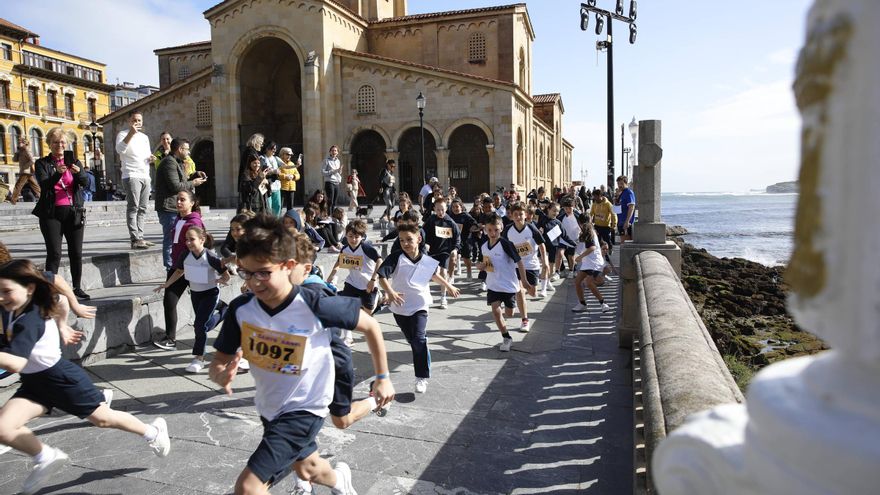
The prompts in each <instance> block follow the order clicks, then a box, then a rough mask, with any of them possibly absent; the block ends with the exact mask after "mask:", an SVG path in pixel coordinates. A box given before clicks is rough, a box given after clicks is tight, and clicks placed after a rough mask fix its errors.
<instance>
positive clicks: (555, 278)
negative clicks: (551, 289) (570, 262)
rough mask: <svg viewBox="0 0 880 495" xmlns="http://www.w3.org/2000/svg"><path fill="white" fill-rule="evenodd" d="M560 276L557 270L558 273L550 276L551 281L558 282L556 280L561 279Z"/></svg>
mask: <svg viewBox="0 0 880 495" xmlns="http://www.w3.org/2000/svg"><path fill="white" fill-rule="evenodd" d="M559 278H560V277H559V273H558V272H557V273H554V274H553V276H552V277H550V281H551V282H556V281H558V280H559Z"/></svg>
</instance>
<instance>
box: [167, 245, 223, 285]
mask: <svg viewBox="0 0 880 495" xmlns="http://www.w3.org/2000/svg"><path fill="white" fill-rule="evenodd" d="M174 268H175V269H178V270H183V276H184V278H186V280H187V282H189V288H190V290H191V291H193V292H204V291H206V290H211V289H214V288H216V287H217V275H218V274H222V273H225V272H226V269H225V268H224V267H223V262H222V261H220V258H219V257H217V253H215V252H214V251H211V250H210V249H205V250H203V251H202V254H201V256H198V257H196V255H194V254H192V253H191V252H190V251H184V252H182V253H181V255H180V259H178V260H177V262H176V263H175V264H174Z"/></svg>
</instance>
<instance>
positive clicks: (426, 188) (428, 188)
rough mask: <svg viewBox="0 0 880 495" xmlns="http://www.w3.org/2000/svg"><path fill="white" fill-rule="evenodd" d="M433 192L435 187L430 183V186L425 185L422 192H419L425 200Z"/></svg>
mask: <svg viewBox="0 0 880 495" xmlns="http://www.w3.org/2000/svg"><path fill="white" fill-rule="evenodd" d="M433 192H434V186H433V185H432V184H430V183H428V184H425V185H424V186H422V190H421V191H419V196H421V197H423V198H427V197H428V196H430V195H431V193H433Z"/></svg>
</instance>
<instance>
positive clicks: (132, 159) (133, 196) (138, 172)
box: [116, 112, 153, 249]
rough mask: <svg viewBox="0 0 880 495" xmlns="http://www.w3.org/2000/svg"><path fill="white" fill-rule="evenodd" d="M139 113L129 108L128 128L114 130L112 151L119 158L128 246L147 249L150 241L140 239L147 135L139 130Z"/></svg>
mask: <svg viewBox="0 0 880 495" xmlns="http://www.w3.org/2000/svg"><path fill="white" fill-rule="evenodd" d="M143 127H144V120H143V115H142V114H140V113H139V112H132V113H131V114H129V116H128V130H127V131H119V133H118V134H116V152H117V153H118V154H119V160H120V161H121V162H122V184H123V186H124V187H125V198H126V201H127V202H128V207H127V208H126V216H127V220H128V235H129V238H130V240H131V248H132V249H147V248H148V247H150V246H152V245H153V243H152V242H147V241H145V240H144V217H145V216H146V214H147V202H148V201H149V200H150V164H151V163H152V160H153V154H152V152H151V151H150V138H148V137H147V135H146V134H144V133H143V132H141V129H143Z"/></svg>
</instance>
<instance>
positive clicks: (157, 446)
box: [150, 418, 171, 457]
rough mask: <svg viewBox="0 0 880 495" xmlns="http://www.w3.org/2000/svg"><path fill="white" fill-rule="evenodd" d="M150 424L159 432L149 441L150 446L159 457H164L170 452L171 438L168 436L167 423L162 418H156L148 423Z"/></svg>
mask: <svg viewBox="0 0 880 495" xmlns="http://www.w3.org/2000/svg"><path fill="white" fill-rule="evenodd" d="M150 426H153V427H154V428H156V429H157V430H159V433H158V434H157V435H156V438H155V439H154V440H153V441H152V442H150V448H151V449H153V453H154V454H156V455H157V456H159V457H165V456H167V455H168V453H169V452H171V439H170V438H169V437H168V425H167V424H166V423H165V420H164V419H162V418H156V419H155V420H153V422H152V423H150Z"/></svg>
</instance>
